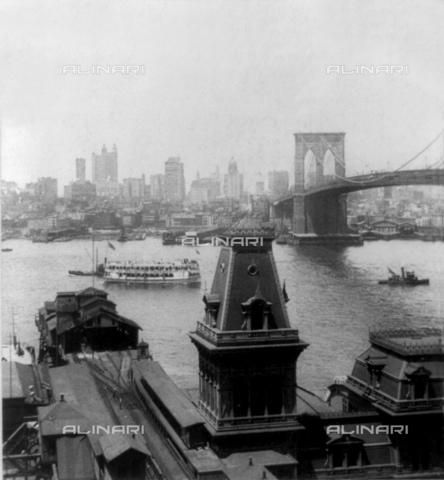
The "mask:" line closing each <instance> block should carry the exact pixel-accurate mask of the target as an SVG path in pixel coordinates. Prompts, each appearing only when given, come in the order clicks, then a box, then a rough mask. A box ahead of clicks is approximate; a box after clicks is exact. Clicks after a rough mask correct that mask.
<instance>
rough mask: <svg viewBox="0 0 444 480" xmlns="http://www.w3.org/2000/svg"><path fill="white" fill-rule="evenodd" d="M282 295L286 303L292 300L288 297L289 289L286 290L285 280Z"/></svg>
mask: <svg viewBox="0 0 444 480" xmlns="http://www.w3.org/2000/svg"><path fill="white" fill-rule="evenodd" d="M282 295H283V296H284V300H285V303H287V302H289V301H290V298H289V297H288V295H287V289H286V288H285V280H284V285H283V286H282Z"/></svg>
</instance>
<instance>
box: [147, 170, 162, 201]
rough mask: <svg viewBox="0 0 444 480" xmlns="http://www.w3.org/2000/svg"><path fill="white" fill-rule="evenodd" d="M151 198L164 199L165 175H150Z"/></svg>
mask: <svg viewBox="0 0 444 480" xmlns="http://www.w3.org/2000/svg"><path fill="white" fill-rule="evenodd" d="M150 187H151V192H150V193H151V198H153V199H154V200H163V199H164V198H165V175H162V174H161V173H159V174H158V175H151V176H150Z"/></svg>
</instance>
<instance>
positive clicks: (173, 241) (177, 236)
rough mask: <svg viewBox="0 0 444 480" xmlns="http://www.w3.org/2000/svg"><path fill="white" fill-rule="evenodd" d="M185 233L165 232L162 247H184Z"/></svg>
mask: <svg viewBox="0 0 444 480" xmlns="http://www.w3.org/2000/svg"><path fill="white" fill-rule="evenodd" d="M184 234H185V232H176V233H175V232H171V231H168V232H165V233H164V234H163V235H162V245H182V236H183V235H184Z"/></svg>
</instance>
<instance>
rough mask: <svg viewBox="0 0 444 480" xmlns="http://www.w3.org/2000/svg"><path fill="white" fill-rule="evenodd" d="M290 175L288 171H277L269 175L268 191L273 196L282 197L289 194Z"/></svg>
mask: <svg viewBox="0 0 444 480" xmlns="http://www.w3.org/2000/svg"><path fill="white" fill-rule="evenodd" d="M288 185H289V174H288V172H287V171H285V170H282V171H276V170H274V171H273V172H270V173H269V174H268V189H269V190H270V192H271V194H272V195H276V196H281V195H285V194H286V193H287V192H288Z"/></svg>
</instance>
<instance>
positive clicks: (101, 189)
mask: <svg viewBox="0 0 444 480" xmlns="http://www.w3.org/2000/svg"><path fill="white" fill-rule="evenodd" d="M92 182H93V183H94V184H95V185H96V186H97V195H98V196H118V195H119V182H118V164H117V147H116V144H114V146H113V149H112V151H111V152H108V150H107V149H106V146H105V145H103V147H102V153H101V155H96V154H95V153H93V154H92Z"/></svg>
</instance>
